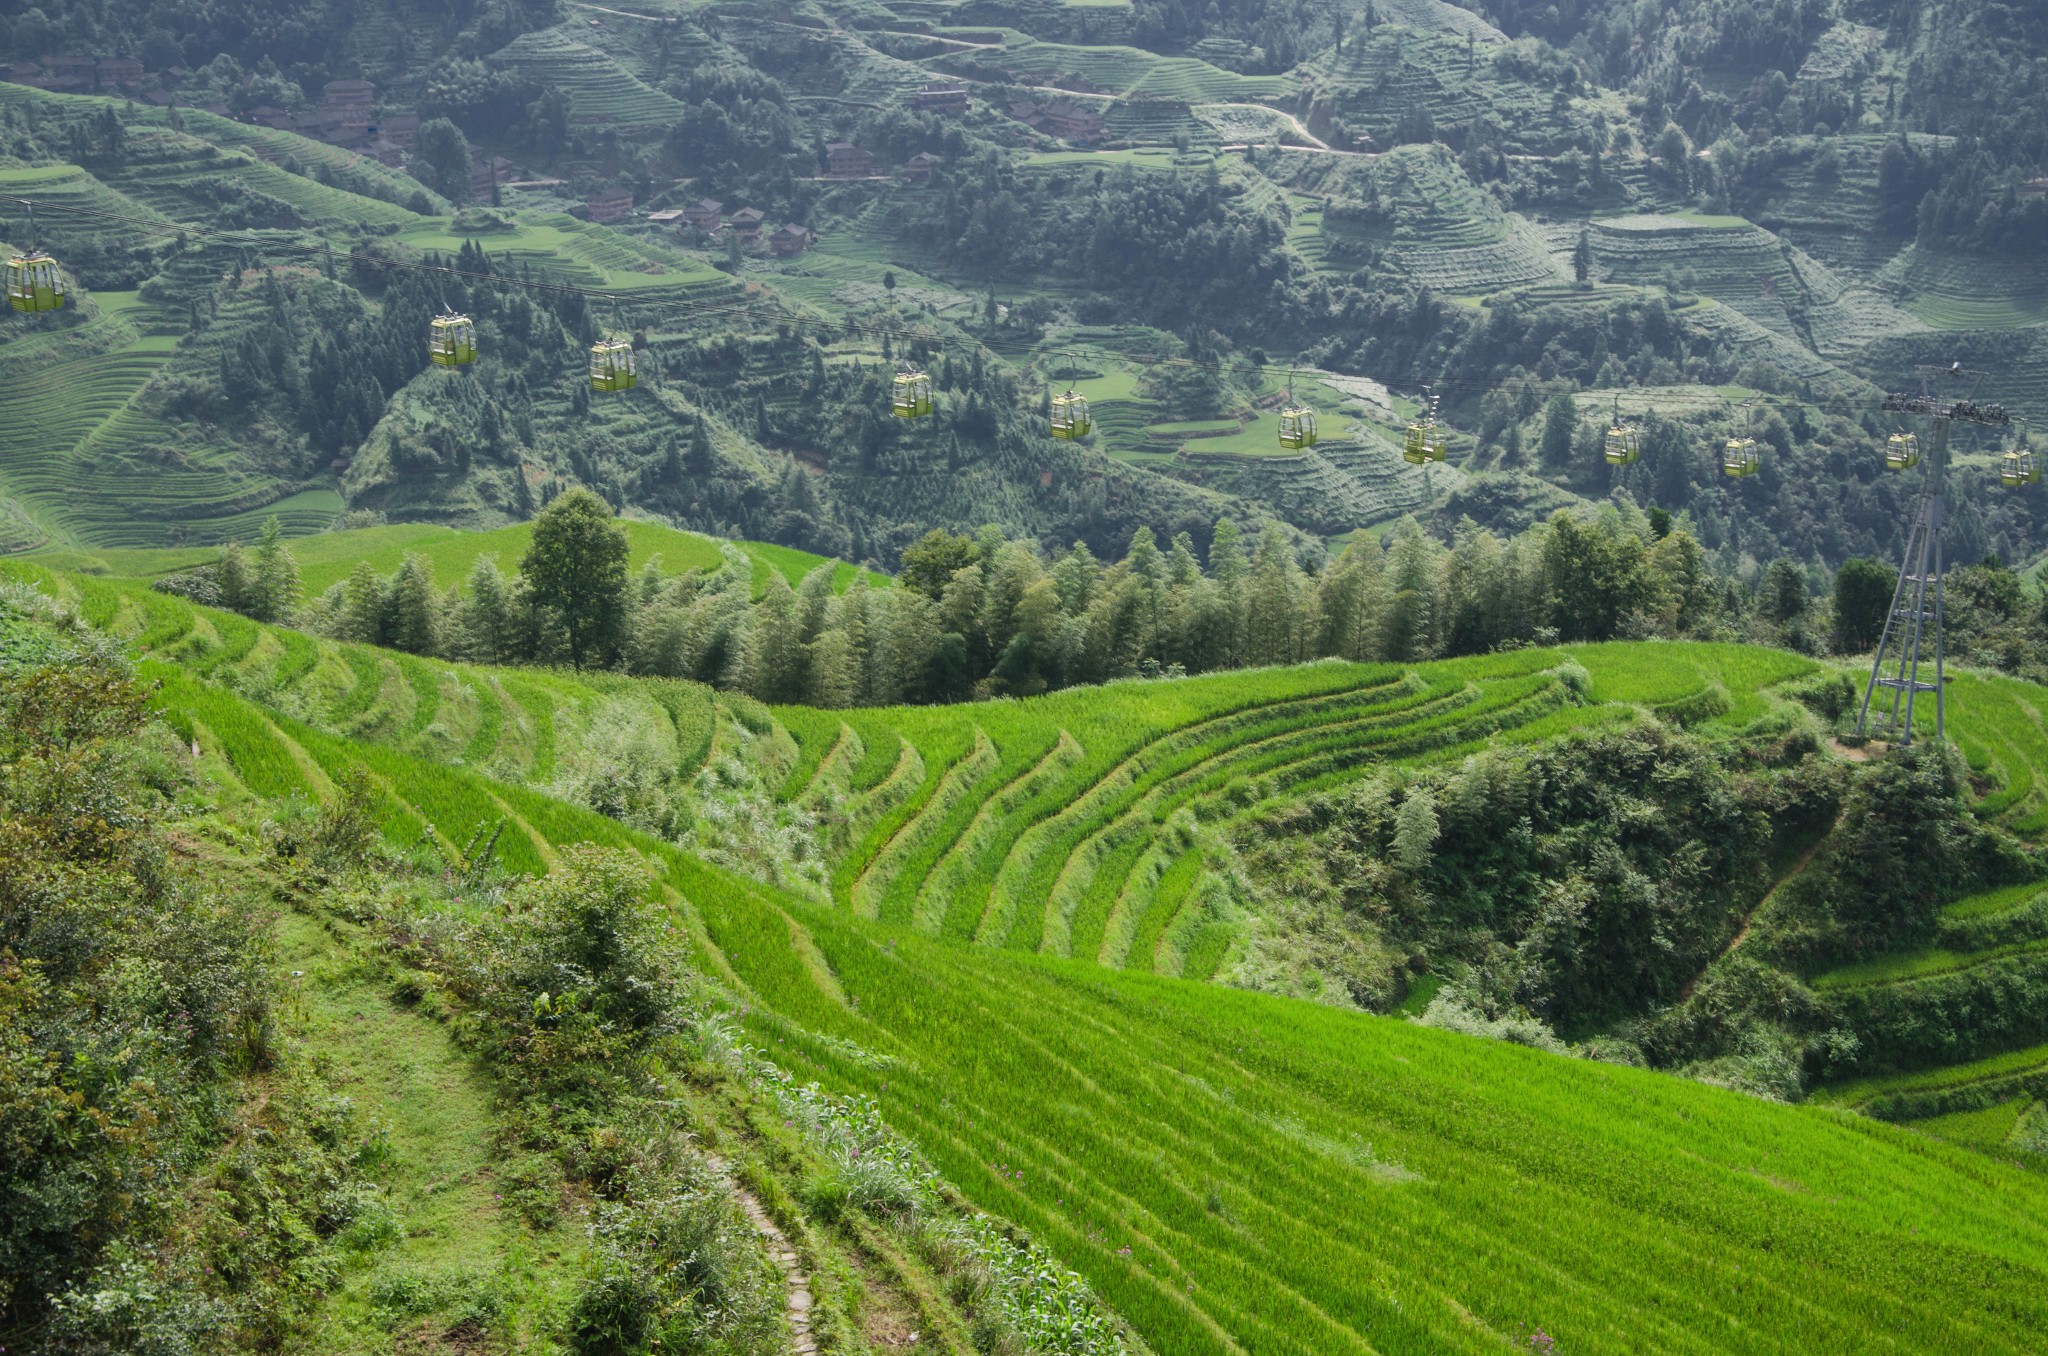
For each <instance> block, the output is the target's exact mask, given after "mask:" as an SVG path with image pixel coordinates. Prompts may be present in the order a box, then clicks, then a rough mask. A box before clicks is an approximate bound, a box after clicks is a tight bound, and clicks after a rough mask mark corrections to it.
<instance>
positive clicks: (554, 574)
mask: <svg viewBox="0 0 2048 1356" xmlns="http://www.w3.org/2000/svg"><path fill="white" fill-rule="evenodd" d="M626 555H627V545H626V533H625V530H624V529H623V528H621V527H620V526H619V525H618V524H617V523H616V522H614V521H613V520H612V510H611V506H610V505H609V504H607V503H605V502H604V500H602V499H599V498H598V497H597V496H596V495H594V494H592V493H591V492H590V491H589V490H586V489H583V488H582V487H581V486H578V487H577V488H575V489H572V490H570V491H569V492H568V493H566V494H563V495H561V496H559V497H557V498H556V500H555V502H554V503H552V504H549V505H548V506H547V507H546V508H545V509H543V510H541V514H540V517H538V518H536V519H534V523H533V544H532V545H530V546H529V547H527V550H526V555H525V556H524V557H523V558H522V559H521V560H520V562H519V572H520V574H522V575H524V576H525V578H526V583H527V587H528V588H530V589H531V590H532V593H533V601H534V603H535V604H536V605H537V606H539V607H541V608H544V609H546V610H548V611H549V612H551V613H552V614H553V615H554V616H556V617H557V618H559V619H560V621H561V626H562V631H563V635H564V637H565V638H566V640H567V641H568V646H569V663H570V664H571V665H572V666H573V667H575V668H579V669H580V668H584V667H586V666H588V665H591V664H595V665H597V666H599V667H603V666H605V665H607V664H609V663H611V661H612V659H613V658H615V657H616V655H617V653H618V650H619V645H620V642H621V640H622V639H623V631H624V627H625V615H626Z"/></svg>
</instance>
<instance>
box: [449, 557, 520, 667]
mask: <svg viewBox="0 0 2048 1356" xmlns="http://www.w3.org/2000/svg"><path fill="white" fill-rule="evenodd" d="M512 614H513V608H512V586H511V585H510V584H509V583H508V582H506V579H505V576H504V575H503V574H502V573H501V572H500V571H499V569H498V558H497V557H496V556H494V555H484V556H479V557H478V558H477V562H476V565H475V567H474V568H473V569H471V570H470V572H469V597H468V599H467V600H465V601H464V603H463V605H462V613H461V625H462V653H463V656H464V657H465V658H467V659H471V660H474V661H476V662H477V663H480V664H502V663H505V662H507V661H509V660H511V659H512V658H513V657H514V651H515V648H516V647H515V643H514V642H515V640H516V638H517V634H518V632H517V625H516V622H515V619H514V617H513V615H512Z"/></svg>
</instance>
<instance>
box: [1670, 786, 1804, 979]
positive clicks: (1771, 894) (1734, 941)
mask: <svg viewBox="0 0 2048 1356" xmlns="http://www.w3.org/2000/svg"><path fill="white" fill-rule="evenodd" d="M1833 831H1834V829H1833V826H1830V827H1829V830H1828V833H1832V832H1833ZM1828 833H1824V834H1821V835H1820V836H1819V837H1818V838H1816V839H1814V840H1813V841H1812V842H1811V843H1809V844H1807V846H1806V851H1804V852H1802V853H1800V854H1799V860H1798V861H1796V862H1794V863H1792V869H1791V870H1789V871H1787V872H1786V873H1785V874H1784V875H1782V876H1780V877H1778V880H1777V883H1776V884H1775V885H1773V886H1771V888H1770V889H1768V890H1766V891H1764V897H1763V898H1762V899H1759V900H1758V901H1757V902H1756V907H1755V908H1753V909H1751V910H1750V911H1749V912H1748V913H1746V914H1744V915H1742V926H1741V927H1739V928H1737V929H1735V935H1734V936H1733V937H1730V938H1729V939H1728V944H1727V945H1726V946H1724V947H1722V948H1721V949H1720V950H1719V951H1716V952H1715V953H1714V958H1713V959H1712V960H1710V961H1708V962H1707V963H1706V964H1705V965H1702V966H1701V967H1700V972H1699V974H1696V975H1694V976H1693V977H1692V978H1691V979H1688V980H1687V981H1685V987H1684V988H1682V989H1680V990H1679V991H1678V1001H1679V1002H1681V1003H1683V1002H1684V1001H1685V1000H1686V999H1688V998H1691V997H1692V991H1693V988H1694V987H1695V986H1696V985H1698V984H1699V982H1700V980H1701V979H1703V978H1705V977H1706V973H1707V971H1709V970H1711V969H1713V968H1714V967H1715V966H1716V965H1717V964H1719V963H1720V961H1721V959H1722V957H1724V956H1727V955H1728V954H1729V953H1731V952H1733V951H1734V950H1735V948H1736V947H1738V946H1741V945H1742V943H1743V941H1744V940H1745V939H1746V938H1747V937H1748V936H1749V925H1750V924H1751V923H1752V922H1753V921H1755V919H1756V916H1757V914H1759V913H1761V912H1762V911H1763V907H1764V905H1766V904H1768V903H1770V902H1771V901H1772V900H1773V899H1776V898H1777V897H1778V891H1780V890H1782V889H1784V888H1785V884H1786V882H1788V881H1791V880H1794V879H1796V878H1798V877H1799V876H1801V875H1804V874H1805V872H1806V868H1807V867H1809V866H1811V865H1812V864H1813V857H1814V854H1815V853H1817V852H1819V851H1820V845H1821V844H1822V843H1825V842H1827V841H1828Z"/></svg>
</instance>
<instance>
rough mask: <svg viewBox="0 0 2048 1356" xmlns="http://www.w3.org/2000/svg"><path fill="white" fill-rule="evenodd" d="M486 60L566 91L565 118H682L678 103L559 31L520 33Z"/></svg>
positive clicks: (661, 122)
mask: <svg viewBox="0 0 2048 1356" xmlns="http://www.w3.org/2000/svg"><path fill="white" fill-rule="evenodd" d="M491 60H492V61H494V62H502V63H504V64H505V65H508V66H512V67H515V68H517V69H518V70H520V71H522V72H524V73H525V74H527V75H530V76H532V77H533V78H534V79H535V80H538V81H540V82H541V83H543V84H546V85H551V86H553V87H554V88H556V89H559V90H561V91H562V92H563V93H565V94H567V95H568V96H569V113H570V117H571V118H572V119H574V120H575V121H577V122H587V123H605V124H609V125H611V126H616V127H628V128H630V127H646V128H655V127H666V126H669V125H672V124H673V123H674V122H675V121H676V120H677V119H678V118H680V117H681V116H682V112H683V106H682V105H681V104H679V103H677V102H676V101H675V100H674V99H673V98H671V97H670V96H668V95H666V94H664V93H662V92H661V91H660V90H658V89H655V88H654V87H653V86H651V85H649V84H647V83H646V82H645V81H643V80H641V79H640V78H639V77H637V76H635V75H633V74H631V73H629V72H628V71H627V70H626V69H625V68H624V67H623V66H621V65H619V63H618V62H616V61H614V60H612V58H611V57H609V56H607V55H606V54H605V53H603V52H600V51H598V50H597V49H596V48H594V47H589V46H586V45H584V44H583V43H581V42H578V41H576V39H575V38H573V37H571V36H569V33H568V32H565V31H564V30H562V29H552V28H551V29H546V30H542V31H539V32H534V33H524V34H521V35H520V36H519V37H518V38H516V39H514V40H513V41H512V42H511V43H510V44H509V45H507V46H505V47H503V48H501V49H499V50H498V51H496V52H494V53H492V54H491Z"/></svg>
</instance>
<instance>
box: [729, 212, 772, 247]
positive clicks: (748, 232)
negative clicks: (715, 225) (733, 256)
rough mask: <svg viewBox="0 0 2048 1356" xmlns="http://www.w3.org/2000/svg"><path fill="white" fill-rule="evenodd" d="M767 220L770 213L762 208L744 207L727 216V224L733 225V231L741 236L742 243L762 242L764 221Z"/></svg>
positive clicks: (753, 243) (756, 243)
mask: <svg viewBox="0 0 2048 1356" xmlns="http://www.w3.org/2000/svg"><path fill="white" fill-rule="evenodd" d="M767 220H768V214H767V213H766V212H763V211H762V210H761V209H760V208H758V207H742V208H741V209H740V210H739V211H737V212H735V213H733V214H732V215H731V216H730V217H728V218H726V223H725V224H726V225H728V226H730V227H732V233H733V234H734V235H736V236H738V237H739V238H740V243H741V244H742V245H758V244H760V243H761V226H762V223H764V222H766V221H767Z"/></svg>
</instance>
